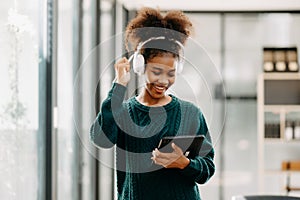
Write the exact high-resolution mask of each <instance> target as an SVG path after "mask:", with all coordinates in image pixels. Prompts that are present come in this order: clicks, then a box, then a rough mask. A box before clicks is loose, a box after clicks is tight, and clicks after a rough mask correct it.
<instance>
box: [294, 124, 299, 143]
mask: <svg viewBox="0 0 300 200" xmlns="http://www.w3.org/2000/svg"><path fill="white" fill-rule="evenodd" d="M294 138H295V139H296V140H300V121H296V122H295V127H294Z"/></svg>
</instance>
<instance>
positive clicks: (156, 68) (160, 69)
mask: <svg viewBox="0 0 300 200" xmlns="http://www.w3.org/2000/svg"><path fill="white" fill-rule="evenodd" d="M152 69H155V70H159V71H163V69H162V68H159V67H155V66H153V67H152Z"/></svg>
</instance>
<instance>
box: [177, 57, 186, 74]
mask: <svg viewBox="0 0 300 200" xmlns="http://www.w3.org/2000/svg"><path fill="white" fill-rule="evenodd" d="M183 64H184V63H183V61H182V60H178V61H177V64H176V72H177V74H180V73H181V72H182V71H183Z"/></svg>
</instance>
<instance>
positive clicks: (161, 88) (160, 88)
mask: <svg viewBox="0 0 300 200" xmlns="http://www.w3.org/2000/svg"><path fill="white" fill-rule="evenodd" d="M155 87H156V88H157V89H159V90H163V89H165V88H164V87H159V86H155Z"/></svg>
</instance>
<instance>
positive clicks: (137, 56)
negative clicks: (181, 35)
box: [132, 36, 184, 75]
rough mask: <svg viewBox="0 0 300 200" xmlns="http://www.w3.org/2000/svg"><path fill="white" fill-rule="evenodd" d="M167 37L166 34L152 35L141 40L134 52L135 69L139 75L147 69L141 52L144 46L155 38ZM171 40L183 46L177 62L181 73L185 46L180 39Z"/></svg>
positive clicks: (178, 70)
mask: <svg viewBox="0 0 300 200" xmlns="http://www.w3.org/2000/svg"><path fill="white" fill-rule="evenodd" d="M164 39H166V38H165V37H164V36H160V37H151V38H149V39H148V40H146V41H144V42H140V43H139V44H138V46H137V49H136V51H135V52H134V54H133V62H132V65H133V71H134V72H135V73H137V74H139V75H141V74H142V73H144V71H145V59H144V56H143V55H142V54H141V53H140V51H141V49H142V47H143V46H144V45H145V44H147V43H148V42H150V41H153V40H164ZM170 41H174V42H175V43H176V44H178V45H179V46H180V48H181V51H180V52H181V54H180V55H179V58H178V61H177V62H176V72H177V73H178V74H180V73H181V72H182V70H183V64H184V46H183V44H182V43H181V42H179V41H178V40H173V39H170Z"/></svg>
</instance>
